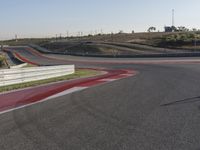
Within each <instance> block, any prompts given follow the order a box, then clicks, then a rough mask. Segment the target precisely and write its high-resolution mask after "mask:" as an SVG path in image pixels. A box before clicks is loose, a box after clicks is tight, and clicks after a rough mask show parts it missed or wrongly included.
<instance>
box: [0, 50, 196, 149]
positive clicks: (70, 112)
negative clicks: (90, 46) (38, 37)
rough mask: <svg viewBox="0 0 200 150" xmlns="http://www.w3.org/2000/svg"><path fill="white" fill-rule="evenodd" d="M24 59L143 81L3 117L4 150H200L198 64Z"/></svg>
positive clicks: (190, 61) (1, 142)
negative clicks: (129, 72)
mask: <svg viewBox="0 0 200 150" xmlns="http://www.w3.org/2000/svg"><path fill="white" fill-rule="evenodd" d="M17 52H18V53H19V54H20V55H21V56H23V57H25V58H27V59H28V60H29V61H35V60H36V61H35V62H37V63H39V64H40V65H50V64H59V63H61V64H62V63H63V64H67V63H72V62H76V65H77V67H84V66H85V67H101V68H102V67H103V68H108V69H115V70H116V69H133V70H136V71H137V72H138V74H137V75H136V76H132V77H128V78H124V79H121V80H117V81H114V82H109V83H106V84H102V85H98V86H94V87H91V88H88V89H85V90H82V91H79V92H75V93H72V94H67V95H64V96H61V97H57V98H54V99H51V100H49V101H46V102H44V103H39V104H36V105H31V106H29V107H25V108H21V109H18V110H15V111H11V112H8V113H4V114H2V115H0V124H1V126H0V149H5V150H12V149H13V150H14V149H15V150H22V149H26V150H47V149H48V150H198V149H200V142H199V141H200V140H199V139H200V119H199V114H200V92H199V91H200V64H199V58H177V59H176V58H173V59H168V58H165V60H164V61H163V59H156V60H155V59H140V60H135V59H125V60H123V59H120V60H119V61H117V60H116V59H105V60H104V59H103V60H102V58H97V59H96V58H87V60H85V58H82V59H81V58H79V57H70V60H69V59H66V58H69V57H66V56H58V57H57V58H62V59H65V61H63V60H58V59H49V58H47V57H46V56H45V57H46V58H45V57H43V58H45V59H43V58H42V57H41V56H37V57H36V54H34V56H30V54H28V53H29V52H24V51H21V50H17ZM25 53H26V54H25ZM31 55H33V53H32V54H31ZM29 56H30V57H29ZM49 57H56V56H52V55H51V56H49ZM46 59H48V60H47V61H46ZM80 60H81V61H80ZM54 62H55V63H54ZM169 62H170V63H169Z"/></svg>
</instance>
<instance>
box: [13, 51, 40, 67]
mask: <svg viewBox="0 0 200 150" xmlns="http://www.w3.org/2000/svg"><path fill="white" fill-rule="evenodd" d="M14 55H15V56H16V57H17V59H19V60H21V61H23V62H25V63H28V64H31V65H36V66H39V64H37V63H35V62H32V61H30V60H28V59H26V58H24V57H22V56H21V55H20V54H18V53H17V52H14Z"/></svg>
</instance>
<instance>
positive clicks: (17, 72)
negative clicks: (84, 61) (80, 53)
mask: <svg viewBox="0 0 200 150" xmlns="http://www.w3.org/2000/svg"><path fill="white" fill-rule="evenodd" d="M74 72H75V66H74V65H61V66H45V67H31V68H15V69H2V70H0V86H6V85H12V84H18V83H24V82H30V81H37V80H43V79H49V78H54V77H60V76H65V75H70V74H73V73H74Z"/></svg>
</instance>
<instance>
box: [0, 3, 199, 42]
mask: <svg viewBox="0 0 200 150" xmlns="http://www.w3.org/2000/svg"><path fill="white" fill-rule="evenodd" d="M0 6H1V7H0V18H1V21H0V39H8V38H14V35H15V34H17V35H18V36H19V37H48V36H55V35H56V34H60V33H62V34H63V35H66V33H67V31H69V33H70V34H77V32H78V31H82V32H83V33H85V34H88V33H90V32H91V33H94V32H95V30H97V31H99V32H100V30H101V29H102V30H103V32H118V31H119V30H123V31H125V32H131V30H133V29H134V30H135V31H137V32H142V31H146V30H147V28H148V27H149V26H155V27H157V29H158V30H163V27H164V25H171V10H172V9H173V8H174V9H175V10H176V11H175V12H176V13H175V16H176V17H175V18H176V20H175V25H177V26H179V25H183V26H187V27H189V28H193V27H195V28H200V9H199V6H200V1H199V0H190V1H189V0H0Z"/></svg>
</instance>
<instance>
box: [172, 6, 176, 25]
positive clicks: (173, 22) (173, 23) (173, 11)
mask: <svg viewBox="0 0 200 150" xmlns="http://www.w3.org/2000/svg"><path fill="white" fill-rule="evenodd" d="M174 13H175V10H174V9H172V27H174V26H175V21H174Z"/></svg>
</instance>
